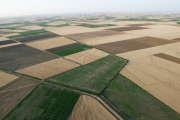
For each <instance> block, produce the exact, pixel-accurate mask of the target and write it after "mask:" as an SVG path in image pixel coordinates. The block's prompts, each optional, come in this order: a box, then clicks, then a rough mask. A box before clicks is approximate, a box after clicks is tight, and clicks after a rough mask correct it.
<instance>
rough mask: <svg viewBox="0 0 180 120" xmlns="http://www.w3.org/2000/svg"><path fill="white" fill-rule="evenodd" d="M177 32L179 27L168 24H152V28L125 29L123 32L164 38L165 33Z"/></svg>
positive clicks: (179, 30)
mask: <svg viewBox="0 0 180 120" xmlns="http://www.w3.org/2000/svg"><path fill="white" fill-rule="evenodd" d="M143 27H144V26H143ZM147 27H148V26H147ZM178 32H180V28H179V27H176V26H170V25H157V26H154V28H153V27H152V28H149V29H143V30H134V31H126V32H124V33H129V34H136V35H144V36H151V37H158V38H164V39H166V35H167V34H174V33H178Z"/></svg>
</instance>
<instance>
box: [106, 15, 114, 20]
mask: <svg viewBox="0 0 180 120" xmlns="http://www.w3.org/2000/svg"><path fill="white" fill-rule="evenodd" d="M104 19H105V20H112V19H116V17H112V16H106V17H105V18H104Z"/></svg>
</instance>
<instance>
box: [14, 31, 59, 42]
mask: <svg viewBox="0 0 180 120" xmlns="http://www.w3.org/2000/svg"><path fill="white" fill-rule="evenodd" d="M57 36H59V35H57V34H54V33H47V34H40V35H34V36H28V37H23V38H14V39H15V40H17V41H19V42H31V41H36V40H41V39H47V38H52V37H57Z"/></svg>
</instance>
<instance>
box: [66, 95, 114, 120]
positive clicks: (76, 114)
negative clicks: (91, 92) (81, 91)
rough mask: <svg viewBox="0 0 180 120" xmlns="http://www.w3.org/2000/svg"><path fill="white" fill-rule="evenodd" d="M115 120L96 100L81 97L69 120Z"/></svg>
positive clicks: (84, 96)
mask: <svg viewBox="0 0 180 120" xmlns="http://www.w3.org/2000/svg"><path fill="white" fill-rule="evenodd" d="M79 119H81V120H116V118H115V117H114V116H113V115H112V114H111V113H110V112H109V111H108V110H107V109H105V108H104V107H103V106H102V105H101V104H100V103H99V102H98V101H97V100H95V99H94V98H92V97H89V96H86V95H82V96H81V97H80V98H79V100H78V102H77V103H76V105H75V107H74V109H73V111H72V113H71V115H70V117H69V120H79Z"/></svg>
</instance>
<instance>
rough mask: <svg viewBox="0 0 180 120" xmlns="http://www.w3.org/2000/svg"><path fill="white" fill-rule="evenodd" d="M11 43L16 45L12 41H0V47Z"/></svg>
mask: <svg viewBox="0 0 180 120" xmlns="http://www.w3.org/2000/svg"><path fill="white" fill-rule="evenodd" d="M11 43H16V42H15V41H13V40H6V41H0V46H1V45H7V44H11Z"/></svg>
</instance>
